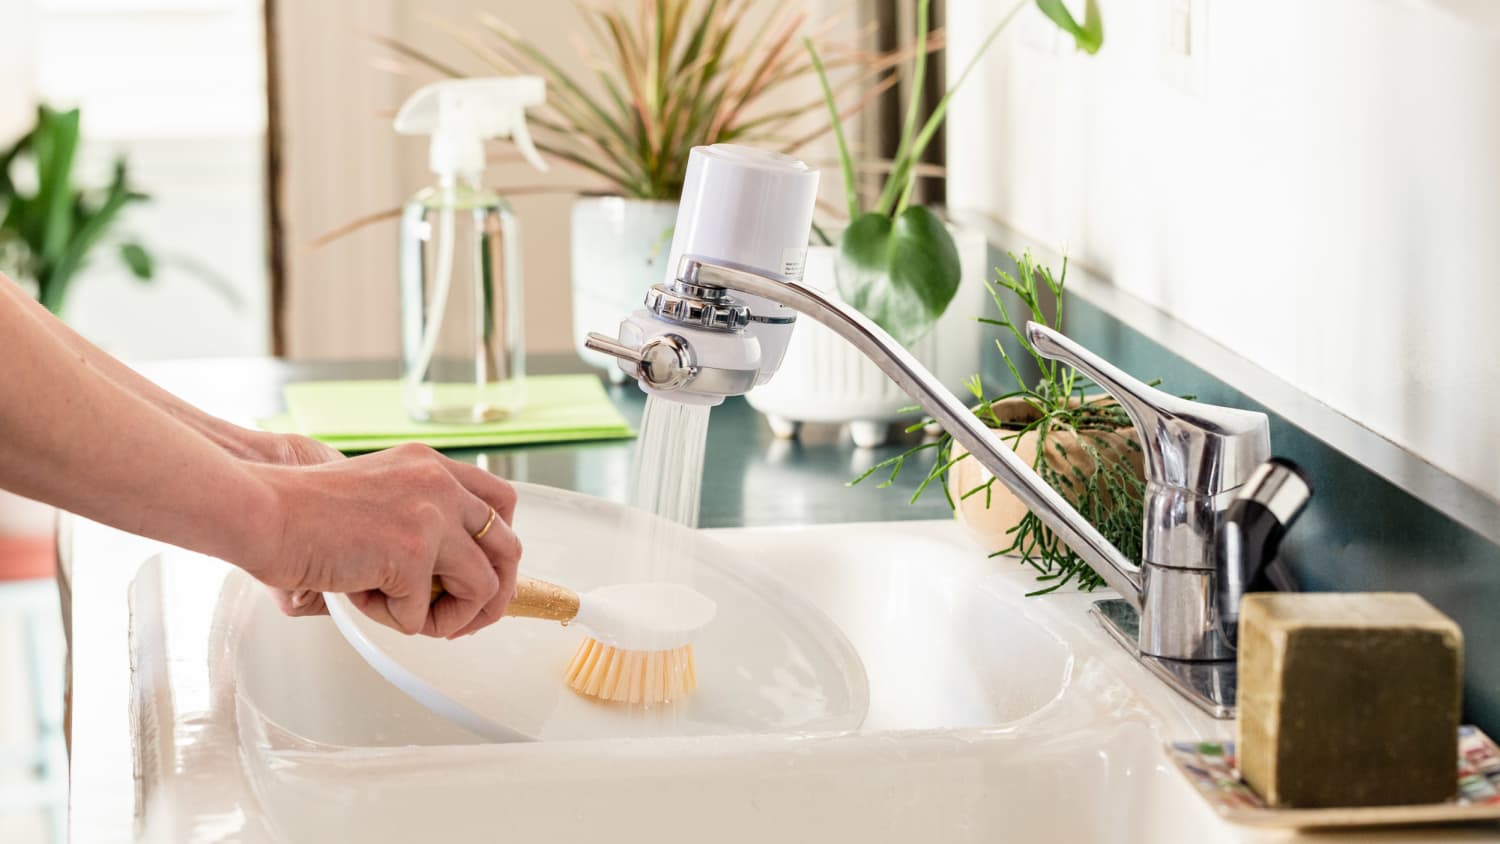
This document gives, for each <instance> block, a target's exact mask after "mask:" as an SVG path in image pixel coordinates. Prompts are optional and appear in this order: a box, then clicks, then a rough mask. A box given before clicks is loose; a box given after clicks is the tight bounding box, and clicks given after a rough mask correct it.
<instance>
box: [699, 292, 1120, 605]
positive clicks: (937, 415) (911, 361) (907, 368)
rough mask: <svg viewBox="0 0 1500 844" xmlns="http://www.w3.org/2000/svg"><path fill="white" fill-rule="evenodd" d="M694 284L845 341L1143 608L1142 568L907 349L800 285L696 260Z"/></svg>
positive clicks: (844, 307)
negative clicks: (810, 323)
mask: <svg viewBox="0 0 1500 844" xmlns="http://www.w3.org/2000/svg"><path fill="white" fill-rule="evenodd" d="M693 270H694V278H695V279H696V280H697V281H699V282H700V283H707V284H713V285H717V286H721V287H726V288H729V289H731V290H735V291H738V292H741V293H748V294H750V295H752V296H759V297H761V298H763V299H768V300H770V301H772V302H774V303H776V304H778V305H781V306H782V307H785V308H789V309H791V310H792V311H795V312H797V313H800V314H804V315H806V316H808V317H811V318H812V319H814V320H817V321H818V322H820V323H822V324H823V325H825V326H827V327H828V328H829V329H831V330H832V331H833V332H834V333H835V334H838V335H839V336H840V337H842V338H844V339H845V340H847V341H848V342H849V343H851V344H853V346H854V347H855V348H856V349H858V350H859V351H860V353H861V354H863V355H864V356H865V357H867V358H869V359H870V360H871V361H873V362H874V363H875V365H876V366H878V367H880V369H881V371H882V372H884V373H885V374H886V375H887V376H889V377H890V378H891V379H892V380H893V381H895V382H896V384H897V385H898V386H899V387H901V389H902V390H904V391H905V392H906V394H907V395H909V396H911V397H912V398H913V399H914V400H916V401H917V402H918V403H919V404H921V405H922V407H923V409H925V410H926V411H927V412H928V413H929V414H931V415H932V418H933V419H934V420H936V421H937V423H938V424H939V425H941V426H942V428H943V430H945V431H947V432H948V433H949V434H950V435H952V437H953V439H954V440H955V441H957V442H958V443H959V444H961V445H962V446H963V447H964V448H966V449H968V450H969V453H970V454H972V455H974V457H975V459H977V460H978V461H979V462H980V463H981V464H983V465H984V467H985V468H986V469H988V470H990V473H991V474H993V475H994V476H995V478H996V479H998V480H999V481H1000V482H1001V483H1002V484H1005V486H1006V488H1008V489H1009V490H1010V491H1011V492H1014V493H1015V494H1016V497H1017V498H1019V499H1021V501H1022V502H1023V503H1025V505H1026V506H1027V507H1028V508H1030V510H1031V512H1033V513H1035V514H1036V515H1037V517H1038V518H1040V519H1041V520H1042V521H1043V522H1044V523H1045V524H1046V525H1047V527H1049V528H1051V529H1052V530H1053V531H1054V532H1055V533H1056V534H1057V535H1058V536H1059V537H1061V538H1062V540H1063V541H1064V542H1066V543H1067V544H1068V547H1069V548H1072V549H1073V551H1074V552H1076V553H1077V554H1078V556H1080V557H1082V558H1083V559H1084V561H1085V562H1087V563H1088V564H1089V565H1090V566H1092V567H1093V569H1094V571H1096V572H1098V573H1099V576H1100V577H1102V578H1104V582H1105V583H1106V584H1108V585H1109V587H1110V588H1111V589H1114V590H1115V591H1117V592H1119V593H1120V595H1121V596H1123V597H1124V598H1125V600H1126V601H1128V602H1129V603H1130V604H1131V606H1133V607H1135V608H1136V609H1137V610H1139V609H1140V607H1141V573H1140V568H1139V567H1137V566H1136V565H1135V564H1133V563H1132V562H1130V560H1129V559H1128V558H1127V557H1126V556H1125V555H1124V554H1122V553H1121V552H1120V550H1119V549H1118V548H1115V547H1114V546H1113V545H1111V544H1110V542H1109V540H1107V539H1105V538H1104V535H1103V534H1101V533H1099V531H1098V529H1096V528H1095V527H1094V526H1093V525H1092V524H1091V523H1090V522H1089V521H1088V520H1087V519H1085V518H1084V517H1083V516H1081V515H1079V513H1078V511H1077V510H1075V509H1074V508H1073V506H1072V505H1071V504H1069V503H1068V501H1067V499H1065V498H1063V497H1062V495H1060V494H1059V493H1058V492H1057V490H1055V489H1053V488H1052V487H1051V486H1050V485H1048V484H1047V482H1046V481H1044V480H1042V479H1041V476H1039V475H1037V473H1036V472H1035V471H1033V470H1032V468H1031V467H1030V466H1028V465H1026V462H1025V461H1024V460H1022V459H1021V458H1020V457H1018V456H1017V455H1016V453H1015V452H1014V451H1012V450H1011V449H1010V448H1008V447H1006V446H1005V445H1004V443H1002V442H1001V440H1000V438H999V437H998V436H997V435H996V434H995V433H994V432H993V431H991V430H990V429H989V428H988V427H987V426H986V425H985V424H984V422H983V421H982V420H980V418H979V417H978V416H977V415H976V414H975V413H974V412H973V411H972V410H970V409H969V408H968V407H966V406H965V405H964V404H963V403H962V402H960V401H959V400H958V398H957V397H955V396H954V395H953V394H952V393H951V392H949V391H948V389H947V388H946V387H944V386H942V384H941V382H939V381H938V380H937V378H936V377H934V376H933V374H932V373H931V372H929V371H928V370H927V368H926V367H925V366H923V365H922V364H921V363H920V362H919V361H918V360H917V359H916V358H915V357H913V356H912V354H911V353H910V352H908V351H907V350H906V349H904V348H903V347H902V346H901V345H900V344H899V343H897V342H896V341H895V339H893V338H892V337H891V336H890V335H889V334H887V333H886V332H885V331H884V330H883V329H882V328H880V327H879V326H877V325H876V324H875V323H873V322H871V321H870V320H869V319H867V318H866V317H865V316H864V315H862V314H860V313H859V312H857V311H855V310H854V309H853V308H850V307H849V306H848V305H845V304H844V303H842V302H836V301H834V300H832V299H830V298H828V297H827V296H826V295H824V294H822V293H820V292H818V291H817V290H814V289H812V288H810V287H808V286H806V285H804V284H802V283H800V282H794V281H777V280H772V279H769V278H765V277H763V276H760V275H756V274H754V273H748V272H743V271H740V270H736V269H732V268H729V267H722V266H717V265H713V264H698V263H695V264H694V267H693Z"/></svg>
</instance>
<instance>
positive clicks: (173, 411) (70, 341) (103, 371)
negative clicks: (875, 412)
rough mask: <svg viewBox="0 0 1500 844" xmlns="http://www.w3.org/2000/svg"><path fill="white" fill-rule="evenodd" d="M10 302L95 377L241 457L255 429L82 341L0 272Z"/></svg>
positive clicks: (2, 300) (3, 296) (1, 298)
mask: <svg viewBox="0 0 1500 844" xmlns="http://www.w3.org/2000/svg"><path fill="white" fill-rule="evenodd" d="M7 301H9V302H14V303H15V306H16V307H17V308H19V309H20V311H21V312H22V313H23V314H25V315H27V316H30V317H31V318H32V320H33V321H34V322H36V323H37V325H39V326H40V327H41V328H42V329H43V330H45V331H46V332H47V333H49V334H50V335H52V336H53V337H54V338H55V339H56V340H57V341H58V342H59V343H61V344H62V345H63V346H65V347H66V348H67V349H68V350H69V351H71V352H72V353H73V354H74V355H77V356H78V357H79V358H80V359H81V360H83V361H84V362H85V363H86V364H88V366H89V367H90V368H91V369H93V370H94V372H95V373H97V374H98V375H99V376H101V377H103V378H105V379H107V380H109V381H111V382H113V383H114V384H116V385H117V386H119V387H121V388H122V389H124V390H125V391H126V392H129V393H133V394H135V395H137V396H140V397H141V398H142V399H144V400H146V401H147V402H148V403H150V404H152V405H155V406H156V407H158V408H160V409H161V410H162V411H163V412H165V413H166V414H167V415H169V416H171V417H172V418H174V419H177V420H178V421H180V422H182V423H183V424H185V425H187V426H188V427H190V428H192V429H193V430H195V431H198V432H199V433H201V434H203V435H204V436H206V437H208V438H209V439H210V440H212V441H213V442H215V443H217V444H218V445H219V446H221V447H223V448H225V449H227V450H229V451H230V452H231V453H232V454H236V455H239V456H245V453H246V451H247V450H248V443H247V442H246V440H247V438H249V437H250V436H253V435H254V433H255V432H251V431H247V430H246V429H244V428H241V427H239V426H238V425H234V424H231V423H229V422H226V421H225V420H223V419H220V418H218V417H217V416H214V415H212V414H209V413H205V412H204V411H202V410H200V409H198V408H197V407H194V406H193V405H191V404H188V403H187V402H185V401H183V400H182V399H180V398H178V397H177V396H175V395H173V394H172V393H170V392H168V391H167V390H165V389H163V388H162V387H161V386H159V385H157V384H156V383H155V382H153V381H152V380H151V379H149V378H147V377H146V376H144V375H142V374H140V373H139V372H136V371H135V370H134V369H131V368H130V367H129V366H127V365H126V364H124V363H123V362H121V361H120V360H118V359H117V358H114V357H112V356H110V355H109V354H106V353H105V352H104V351H103V350H102V349H100V348H99V347H97V346H95V345H94V344H93V343H90V342H89V341H88V340H85V339H84V338H83V337H82V336H81V335H79V334H78V332H76V331H74V330H73V329H72V328H69V327H68V325H67V323H65V322H63V321H62V320H60V319H57V318H56V317H54V316H52V314H51V313H49V312H48V311H47V309H46V308H43V307H42V306H41V304H40V303H39V302H37V301H36V300H35V299H32V298H31V297H30V296H28V295H26V292H25V291H24V290H22V289H21V288H20V286H18V285H16V284H15V283H14V282H12V281H11V280H10V279H7V278H5V277H4V276H3V275H0V307H4V306H5V305H6V302H7Z"/></svg>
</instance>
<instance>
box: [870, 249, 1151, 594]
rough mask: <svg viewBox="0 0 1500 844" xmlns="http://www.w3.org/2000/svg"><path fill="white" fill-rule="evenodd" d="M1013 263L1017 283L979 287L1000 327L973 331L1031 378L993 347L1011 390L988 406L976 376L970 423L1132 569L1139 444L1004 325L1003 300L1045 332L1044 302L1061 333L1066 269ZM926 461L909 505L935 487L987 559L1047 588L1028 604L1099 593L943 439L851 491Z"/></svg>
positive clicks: (1077, 382)
mask: <svg viewBox="0 0 1500 844" xmlns="http://www.w3.org/2000/svg"><path fill="white" fill-rule="evenodd" d="M1011 259H1012V260H1013V261H1014V262H1015V264H1016V274H1015V275H1011V274H1010V273H1008V272H1005V271H1003V270H1001V271H998V272H997V280H996V284H995V285H988V284H987V285H986V287H987V289H988V290H989V293H990V296H991V297H992V299H993V301H994V304H995V306H996V307H997V308H998V309H999V312H1000V318H999V319H988V318H981V320H980V321H981V322H982V323H985V324H989V325H993V326H997V327H999V328H1002V329H1004V330H1005V331H1006V332H1008V333H1009V334H1010V336H1011V337H1012V338H1013V339H1014V340H1015V341H1016V342H1017V343H1018V344H1019V346H1020V349H1021V350H1022V353H1023V354H1025V355H1026V356H1027V357H1028V358H1029V359H1030V363H1031V364H1033V365H1034V368H1035V369H1036V371H1037V372H1038V375H1037V376H1036V378H1035V379H1034V380H1032V381H1030V382H1028V380H1027V379H1026V378H1025V377H1024V376H1023V375H1022V366H1021V365H1020V363H1018V362H1017V361H1016V360H1015V359H1014V358H1012V357H1011V354H1010V353H1009V352H1007V351H1006V349H1005V346H1004V345H1003V344H1001V343H996V348H997V349H999V353H1000V356H1001V358H1002V359H1003V361H1004V363H1005V367H1006V370H1007V372H1009V373H1010V375H1011V377H1012V378H1013V379H1014V381H1015V388H1014V389H1011V390H1008V391H1006V392H1004V393H1001V394H999V395H995V396H987V395H986V394H985V392H984V389H983V386H982V384H981V382H980V378H979V376H978V375H975V376H973V377H971V378H970V379H969V381H968V382H967V389H968V390H969V392H970V393H971V394H972V395H973V396H974V397H975V399H976V404H975V405H974V407H973V409H974V413H975V414H976V415H978V416H979V418H981V419H983V420H984V421H985V423H986V424H987V426H988V427H989V428H990V429H991V430H993V431H994V433H995V437H996V439H997V440H999V441H1000V442H1001V443H1003V444H1004V445H1005V446H1007V447H1009V448H1011V449H1012V450H1014V451H1015V452H1016V454H1018V455H1020V456H1021V457H1023V458H1024V459H1026V460H1027V462H1028V463H1030V464H1031V467H1032V468H1033V469H1034V470H1036V472H1037V474H1038V475H1040V476H1041V477H1042V479H1043V480H1045V481H1046V482H1047V483H1048V484H1049V485H1051V486H1052V487H1053V488H1054V489H1056V490H1057V491H1058V492H1060V493H1062V495H1063V496H1064V497H1065V498H1067V499H1068V501H1069V502H1070V503H1071V504H1072V505H1073V506H1074V508H1075V509H1077V510H1078V512H1079V513H1080V514H1082V515H1083V516H1084V517H1085V518H1087V519H1088V520H1089V521H1090V522H1091V523H1093V525H1094V526H1095V527H1097V528H1098V529H1099V532H1100V533H1102V534H1103V535H1104V537H1105V538H1106V539H1108V540H1109V541H1110V542H1111V543H1113V544H1114V546H1115V547H1116V548H1118V549H1120V551H1122V552H1123V553H1124V554H1125V555H1126V556H1128V557H1130V558H1131V559H1133V560H1135V561H1136V562H1137V563H1138V562H1139V561H1140V560H1139V557H1140V553H1141V530H1142V525H1143V520H1142V512H1141V507H1142V503H1141V502H1142V494H1143V492H1144V490H1145V475H1144V469H1143V466H1142V455H1141V446H1140V442H1139V439H1138V438H1137V436H1136V432H1135V428H1134V427H1133V426H1132V424H1131V421H1130V418H1129V417H1128V416H1127V415H1126V413H1125V410H1124V409H1123V408H1122V407H1120V406H1119V404H1117V403H1116V402H1115V401H1114V400H1113V399H1111V398H1109V397H1108V396H1102V395H1090V394H1088V388H1089V386H1090V383H1089V382H1088V380H1087V379H1085V378H1083V377H1081V376H1079V375H1078V373H1077V372H1076V371H1075V370H1074V369H1073V368H1072V367H1070V366H1068V365H1067V364H1064V363H1059V362H1058V361H1053V360H1048V359H1046V358H1043V357H1042V356H1041V355H1040V354H1038V353H1037V352H1036V350H1035V349H1033V348H1032V347H1031V344H1030V343H1029V342H1028V341H1027V339H1026V335H1025V332H1024V331H1023V330H1022V328H1023V327H1024V324H1025V323H1024V321H1023V322H1021V323H1017V322H1016V321H1015V320H1013V319H1012V318H1011V316H1010V313H1011V311H1010V307H1009V306H1007V304H1006V297H1005V296H1004V295H1002V291H1004V292H1007V293H1009V294H1011V295H1013V296H1014V297H1015V298H1016V299H1019V300H1020V303H1021V306H1022V308H1023V309H1024V310H1025V313H1026V314H1027V316H1028V318H1029V319H1031V320H1034V321H1037V322H1049V320H1048V319H1047V308H1046V307H1045V306H1046V305H1047V304H1048V302H1046V301H1044V300H1045V299H1046V298H1047V297H1050V298H1051V300H1052V302H1053V303H1054V304H1055V308H1056V310H1055V314H1056V315H1055V316H1054V318H1053V319H1051V320H1050V323H1051V324H1052V326H1053V327H1054V328H1060V327H1061V325H1062V318H1063V297H1062V292H1063V286H1064V284H1065V283H1066V281H1067V271H1068V264H1067V261H1066V259H1065V260H1064V261H1063V264H1062V269H1061V272H1060V273H1059V274H1058V275H1057V276H1055V277H1054V275H1053V273H1052V271H1051V269H1049V268H1047V267H1045V266H1039V265H1038V264H1037V263H1036V262H1035V261H1034V260H1033V259H1032V257H1031V255H1030V254H1029V253H1023V254H1022V255H1021V256H1020V257H1019V258H1018V257H1016V256H1014V255H1012V256H1011ZM1039 281H1040V285H1039V284H1038V282H1039ZM1153 383H1154V382H1153ZM925 424H928V423H918V424H917V425H914V426H912V427H913V429H916V428H920V427H923V426H924V425H925ZM928 451H932V452H933V453H934V455H935V459H934V460H933V463H932V465H931V467H930V468H929V469H928V472H927V475H926V476H925V477H924V478H923V480H922V482H921V484H919V485H918V487H917V491H916V492H915V494H914V495H913V500H916V498H917V497H919V496H921V495H922V494H923V493H924V492H925V491H926V490H928V489H930V488H932V487H933V486H936V487H938V488H939V489H941V490H942V491H943V494H944V495H945V496H946V497H947V500H948V503H949V504H950V505H951V506H952V507H953V508H954V511H955V514H956V516H957V518H958V520H959V521H960V522H962V523H963V524H964V526H965V527H967V528H968V529H969V532H970V533H971V534H972V535H973V536H974V538H975V539H976V541H978V542H980V543H981V544H982V546H983V547H984V548H985V549H987V550H989V551H991V552H992V553H991V554H990V556H1000V555H1003V554H1015V555H1017V556H1020V557H1021V558H1022V559H1023V560H1024V561H1025V562H1027V563H1029V564H1030V565H1032V566H1033V567H1035V568H1036V570H1037V579H1038V580H1040V581H1043V582H1044V583H1046V584H1047V585H1046V586H1044V587H1043V588H1041V589H1039V590H1037V592H1036V593H1033V594H1041V593H1045V592H1051V591H1054V590H1056V589H1059V588H1061V587H1063V586H1065V585H1067V584H1069V583H1073V582H1076V583H1077V585H1078V587H1079V588H1080V589H1083V590H1085V591H1087V590H1092V589H1094V588H1095V587H1097V586H1099V585H1100V584H1102V583H1103V579H1102V578H1100V577H1099V575H1098V574H1097V573H1096V572H1095V571H1094V570H1093V569H1092V568H1090V567H1089V566H1088V564H1087V563H1085V562H1084V561H1083V560H1082V559H1081V558H1080V557H1078V555H1076V554H1074V553H1073V552H1072V550H1071V549H1069V548H1068V546H1067V545H1066V544H1065V543H1063V541H1062V540H1061V539H1059V538H1058V537H1057V535H1056V534H1054V533H1053V532H1052V530H1051V529H1050V528H1048V527H1047V526H1046V525H1045V524H1043V523H1042V521H1041V519H1039V518H1037V516H1036V515H1034V514H1032V513H1031V512H1029V511H1028V510H1027V509H1026V506H1025V505H1024V504H1022V503H1021V502H1020V500H1019V499H1017V498H1016V497H1015V495H1014V494H1013V493H1011V491H1010V490H1009V489H1007V488H1006V487H1004V486H1003V485H1001V484H998V483H996V480H995V478H994V477H993V476H992V475H990V473H989V472H988V470H986V469H985V468H984V467H983V466H982V465H980V463H979V461H977V460H974V459H973V457H972V455H970V454H969V453H968V452H966V451H965V450H964V449H963V448H962V447H961V446H959V445H957V444H956V443H954V442H953V439H952V437H950V436H948V435H947V434H942V435H940V436H938V437H937V438H936V439H933V440H930V441H928V442H924V443H921V444H919V445H917V446H914V447H912V448H911V449H908V450H907V451H905V452H903V453H901V454H899V455H897V456H895V457H892V458H890V459H888V460H884V461H882V462H880V463H878V464H876V465H875V466H874V467H872V468H871V469H870V470H869V471H868V472H866V473H865V474H864V475H861V476H860V477H858V478H856V479H855V480H854V483H859V482H860V481H863V480H865V479H866V478H868V477H870V476H871V475H873V474H875V473H877V472H879V471H881V470H882V469H888V470H889V471H890V476H889V479H888V480H887V481H885V482H884V483H882V484H881V486H889V485H890V483H891V481H893V480H894V479H895V478H896V477H897V476H898V475H899V473H900V472H901V470H902V468H903V466H904V465H905V464H906V463H907V462H908V461H910V460H912V459H913V458H916V457H917V456H918V455H921V454H924V453H925V452H928Z"/></svg>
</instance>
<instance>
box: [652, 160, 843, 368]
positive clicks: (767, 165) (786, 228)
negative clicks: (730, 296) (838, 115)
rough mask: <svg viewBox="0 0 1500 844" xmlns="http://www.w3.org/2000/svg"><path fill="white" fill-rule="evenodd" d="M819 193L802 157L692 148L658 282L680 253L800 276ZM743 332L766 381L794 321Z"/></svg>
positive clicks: (768, 306) (765, 305) (765, 303)
mask: <svg viewBox="0 0 1500 844" xmlns="http://www.w3.org/2000/svg"><path fill="white" fill-rule="evenodd" d="M817 198H818V171H817V170H814V169H812V168H811V167H809V166H808V165H807V164H806V163H805V162H803V161H801V160H800V159H797V158H793V157H792V156H789V155H782V154H781V153H777V152H769V151H767V150H761V149H755V148H753V147H743V146H736V145H734V144H714V145H713V146H707V147H695V148H694V149H693V151H692V152H691V153H690V154H689V156H688V166H687V176H686V179H685V181H684V183H683V187H682V201H681V204H680V205H678V208H677V226H676V228H675V229H674V230H673V236H672V252H671V255H670V257H669V260H668V261H667V277H666V278H665V279H664V281H666V282H667V283H671V282H672V281H673V280H674V279H675V278H676V274H677V265H678V263H679V262H680V261H681V260H682V258H683V256H689V257H694V258H700V259H702V260H705V261H711V262H713V263H718V264H727V265H729V266H733V267H736V268H738V269H742V270H748V271H751V272H755V273H759V274H761V275H764V276H768V277H770V278H775V279H779V280H782V281H800V280H801V279H802V267H803V263H804V261H805V259H806V257H807V241H808V237H809V235H810V234H811V233H812V219H813V208H814V206H815V205H816V203H817ZM741 298H742V299H743V300H744V301H745V303H746V304H747V305H749V306H750V309H751V312H752V313H755V314H757V315H761V316H772V315H775V316H792V315H793V314H792V313H791V312H790V311H789V310H787V309H785V308H782V307H781V306H780V305H777V304H776V303H774V302H771V301H769V300H766V299H761V298H759V297H755V296H741ZM747 330H748V331H749V332H750V333H751V334H753V335H754V336H755V338H756V339H757V340H758V341H759V342H760V346H761V370H760V377H759V379H758V383H762V384H764V383H765V382H766V381H768V380H769V379H770V378H771V376H772V375H774V374H775V373H776V370H777V368H778V367H780V366H781V359H782V357H783V356H784V355H785V354H786V344H787V341H789V340H790V339H791V332H792V325H790V324H785V325H768V324H765V323H758V322H757V323H752V324H751V326H750V328H749V329H747Z"/></svg>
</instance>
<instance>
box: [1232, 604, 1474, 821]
mask: <svg viewBox="0 0 1500 844" xmlns="http://www.w3.org/2000/svg"><path fill="white" fill-rule="evenodd" d="M1462 673H1463V632H1462V631H1461V630H1460V629H1459V627H1458V625H1457V624H1456V623H1454V621H1453V620H1452V619H1451V618H1449V617H1448V616H1446V615H1444V614H1443V613H1441V612H1439V611H1438V610H1437V609H1436V608H1435V607H1433V606H1432V605H1431V604H1429V603H1427V602H1426V601H1425V600H1423V599H1422V598H1421V597H1420V596H1418V595H1413V594H1410V593H1396V592H1380V593H1367V594H1355V593H1347V594H1339V593H1329V594H1288V593H1269V592H1268V593H1255V594H1251V595H1246V596H1245V598H1244V602H1243V603H1242V604H1241V605H1240V632H1239V694H1238V697H1239V703H1238V707H1239V725H1238V730H1239V737H1238V743H1237V744H1238V746H1237V748H1236V755H1237V756H1238V757H1239V765H1240V774H1241V776H1242V777H1244V779H1245V782H1247V783H1249V785H1250V786H1251V787H1252V788H1254V789H1255V790H1256V791H1257V792H1259V793H1260V795H1261V797H1263V798H1264V799H1265V800H1266V802H1267V803H1268V804H1270V805H1271V806H1275V807H1284V808H1315V807H1332V806H1393V805H1401V804H1413V803H1438V802H1442V801H1444V800H1449V799H1451V798H1453V797H1454V796H1455V795H1456V794H1457V790H1458V776H1457V758H1458V719H1459V711H1460V708H1461V695H1462Z"/></svg>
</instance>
